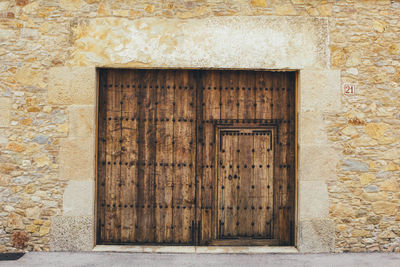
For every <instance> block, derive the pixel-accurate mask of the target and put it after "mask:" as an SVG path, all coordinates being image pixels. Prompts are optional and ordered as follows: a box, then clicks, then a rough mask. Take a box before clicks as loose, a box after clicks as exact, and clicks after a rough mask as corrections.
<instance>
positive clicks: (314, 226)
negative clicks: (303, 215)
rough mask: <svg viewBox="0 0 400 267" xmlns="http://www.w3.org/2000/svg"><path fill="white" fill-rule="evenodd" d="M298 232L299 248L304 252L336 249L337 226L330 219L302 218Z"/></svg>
mask: <svg viewBox="0 0 400 267" xmlns="http://www.w3.org/2000/svg"><path fill="white" fill-rule="evenodd" d="M298 234H299V237H298V244H299V245H298V249H299V251H300V252H302V253H307V252H312V253H323V252H332V251H333V250H334V244H335V226H334V224H333V222H332V221H331V220H330V219H311V220H300V221H299V225H298Z"/></svg>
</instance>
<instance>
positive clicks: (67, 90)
mask: <svg viewBox="0 0 400 267" xmlns="http://www.w3.org/2000/svg"><path fill="white" fill-rule="evenodd" d="M95 95H96V69H95V68H94V67H54V68H51V69H50V71H49V86H48V100H49V103H51V104H60V105H62V104H66V105H68V104H78V105H85V104H91V105H94V104H95V101H96V99H95Z"/></svg>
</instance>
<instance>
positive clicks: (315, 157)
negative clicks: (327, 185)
mask: <svg viewBox="0 0 400 267" xmlns="http://www.w3.org/2000/svg"><path fill="white" fill-rule="evenodd" d="M298 153H299V168H298V170H299V180H300V181H305V180H327V179H328V178H333V179H334V178H335V177H336V165H337V163H338V161H339V156H338V152H337V151H335V150H334V149H333V148H332V147H331V146H329V145H322V144H321V145H300V146H299V152H298ZM316 166H318V168H316Z"/></svg>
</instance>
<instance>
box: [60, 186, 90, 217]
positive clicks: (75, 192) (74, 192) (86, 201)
mask: <svg viewBox="0 0 400 267" xmlns="http://www.w3.org/2000/svg"><path fill="white" fill-rule="evenodd" d="M93 214H94V181H93V180H87V181H69V182H68V185H67V187H66V188H65V191H64V196H63V215H64V216H83V215H93Z"/></svg>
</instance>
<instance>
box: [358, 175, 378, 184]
mask: <svg viewBox="0 0 400 267" xmlns="http://www.w3.org/2000/svg"><path fill="white" fill-rule="evenodd" d="M375 179H376V176H375V175H374V174H372V173H363V174H361V176H360V184H361V185H368V184H370V183H371V182H372V181H374V180H375Z"/></svg>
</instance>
